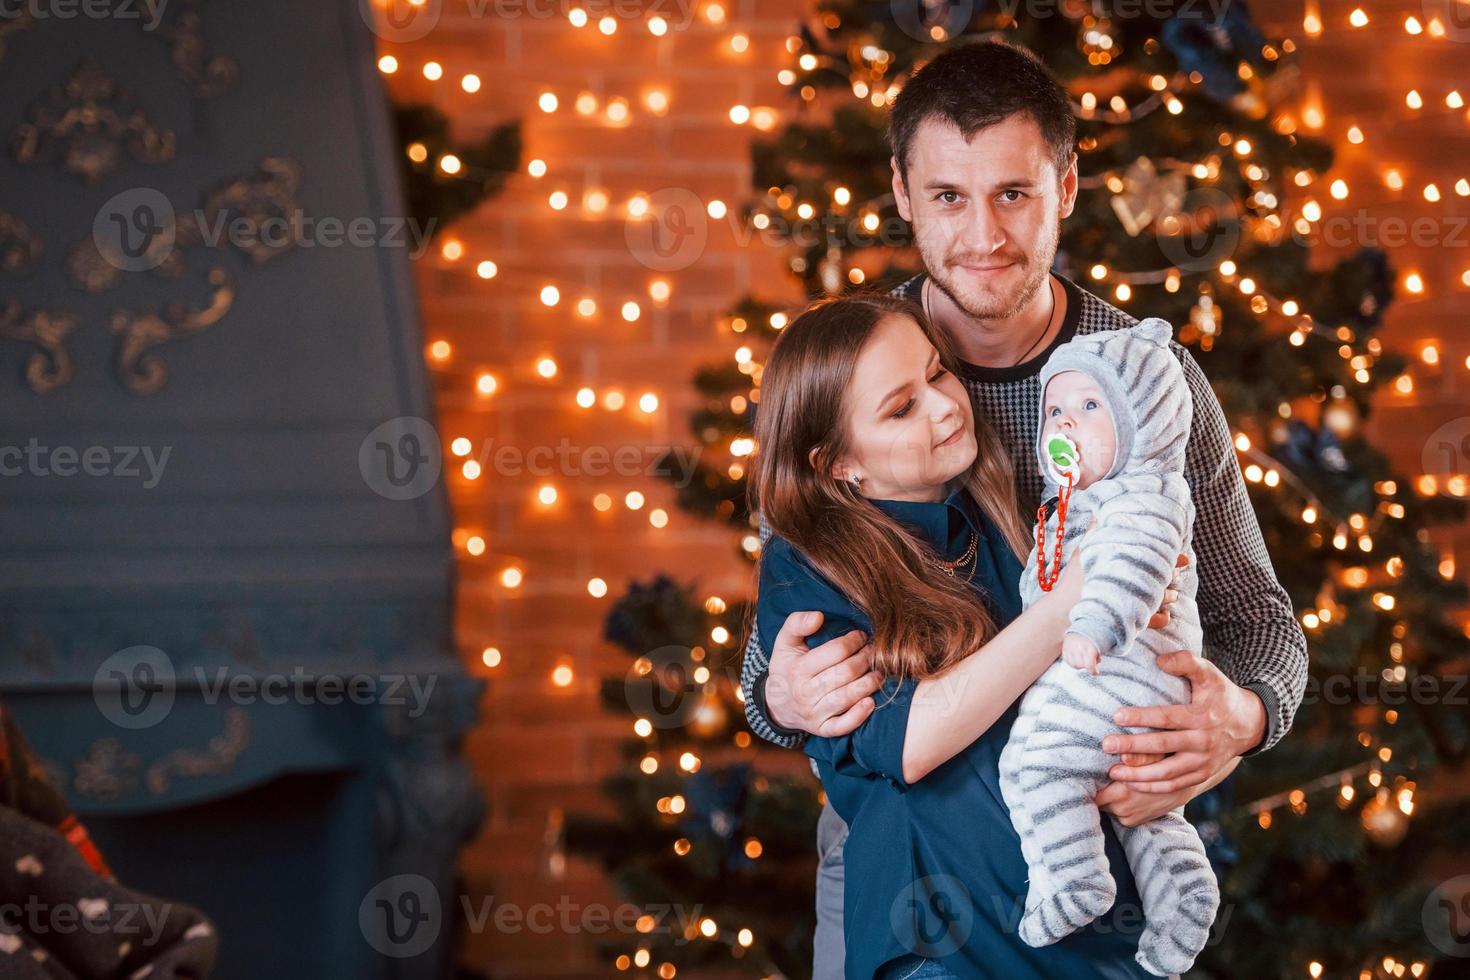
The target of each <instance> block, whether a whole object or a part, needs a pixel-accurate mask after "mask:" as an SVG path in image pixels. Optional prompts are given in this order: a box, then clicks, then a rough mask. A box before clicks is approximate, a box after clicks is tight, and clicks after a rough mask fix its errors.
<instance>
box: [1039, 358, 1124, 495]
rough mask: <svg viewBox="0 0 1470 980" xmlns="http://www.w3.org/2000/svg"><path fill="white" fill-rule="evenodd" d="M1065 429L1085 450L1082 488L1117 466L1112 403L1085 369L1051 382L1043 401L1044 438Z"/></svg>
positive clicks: (1060, 375)
mask: <svg viewBox="0 0 1470 980" xmlns="http://www.w3.org/2000/svg"><path fill="white" fill-rule="evenodd" d="M1059 432H1060V433H1063V434H1064V435H1066V436H1067V437H1069V438H1070V439H1071V440H1072V441H1073V442H1075V443H1076V444H1077V448H1078V449H1079V450H1080V451H1081V454H1082V460H1081V463H1082V476H1081V479H1080V480H1079V481H1078V482H1077V487H1078V489H1081V488H1082V487H1086V486H1090V485H1091V484H1093V483H1096V482H1097V481H1098V480H1101V479H1102V478H1103V477H1104V476H1106V475H1107V472H1108V470H1110V469H1112V467H1113V453H1114V452H1115V451H1116V450H1117V437H1116V434H1115V433H1114V431H1113V412H1112V406H1110V405H1109V404H1108V403H1107V400H1106V399H1105V398H1103V393H1102V391H1101V390H1099V388H1098V387H1097V385H1096V384H1095V383H1094V382H1093V380H1092V379H1091V378H1089V377H1088V376H1087V375H1085V374H1083V373H1082V372H1081V371H1063V372H1061V373H1060V374H1057V375H1056V376H1054V377H1053V378H1052V379H1051V381H1050V382H1048V383H1047V386H1046V392H1045V395H1044V400H1043V403H1042V426H1041V439H1042V442H1043V443H1045V441H1046V439H1047V437H1049V436H1052V435H1055V434H1057V433H1059Z"/></svg>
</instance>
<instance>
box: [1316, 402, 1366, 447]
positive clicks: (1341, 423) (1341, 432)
mask: <svg viewBox="0 0 1470 980" xmlns="http://www.w3.org/2000/svg"><path fill="white" fill-rule="evenodd" d="M1359 418H1360V416H1359V414H1358V403H1357V402H1355V401H1353V400H1352V399H1351V398H1334V399H1332V400H1331V401H1330V402H1328V403H1327V404H1326V406H1324V407H1323V409H1322V427H1323V428H1325V429H1327V430H1328V431H1329V432H1331V433H1332V434H1333V435H1335V436H1337V437H1338V438H1339V439H1346V438H1349V437H1351V436H1354V435H1357V432H1358V421H1359Z"/></svg>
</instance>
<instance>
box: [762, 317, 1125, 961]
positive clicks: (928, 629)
mask: <svg viewBox="0 0 1470 980" xmlns="http://www.w3.org/2000/svg"><path fill="white" fill-rule="evenodd" d="M956 364H957V361H956V358H955V356H954V355H953V353H952V352H951V351H950V349H949V347H948V345H947V343H946V341H945V338H944V337H943V336H942V335H941V334H940V333H939V332H937V331H936V330H934V329H933V328H932V327H931V326H930V325H929V324H928V323H927V322H926V320H925V318H924V316H923V314H922V313H921V312H920V311H919V310H918V309H917V308H915V307H913V306H910V305H909V304H907V303H904V302H903V301H900V300H897V299H893V298H891V297H887V296H881V295H865V296H859V297H853V298H848V299H841V300H832V301H826V302H823V303H820V304H818V305H816V306H814V307H812V308H811V309H809V310H808V311H807V312H805V313H803V314H802V315H801V316H800V317H798V318H797V319H796V320H795V321H794V322H793V323H792V324H791V325H790V326H788V327H787V328H786V330H785V331H784V332H783V335H782V337H781V338H780V340H779V341H778V342H777V344H776V345H775V348H774V349H773V350H772V352H771V356H770V359H769V361H768V362H767V364H766V366H765V369H764V373H763V375H762V382H761V391H760V408H759V411H758V413H757V420H756V441H757V444H758V446H759V454H758V456H757V458H756V463H755V470H754V473H753V477H752V482H751V493H752V498H753V499H752V503H753V505H754V506H755V507H756V508H757V509H758V510H759V511H760V513H761V514H762V515H763V516H764V517H765V519H766V520H767V521H768V522H769V524H770V526H771V529H772V532H773V535H772V537H771V540H770V542H769V543H768V544H767V546H766V548H765V550H764V552H763V554H762V556H761V565H760V592H759V596H760V598H759V601H758V605H757V609H756V617H757V623H758V625H759V629H760V635H761V637H762V639H763V640H764V641H765V642H766V643H767V644H769V643H770V642H771V640H770V638H772V637H775V636H776V635H777V634H778V633H779V631H780V628H781V625H782V623H783V622H784V621H785V619H786V617H787V615H788V614H790V613H792V612H795V611H799V610H817V611H819V612H820V613H821V615H822V617H823V620H822V624H821V628H820V629H819V630H818V631H817V632H815V633H813V634H812V635H811V636H810V637H808V641H807V642H808V643H809V644H810V645H812V646H815V645H817V644H820V643H822V642H824V641H826V640H828V639H831V638H832V637H835V636H839V635H841V634H843V633H846V632H848V631H851V630H861V631H863V632H864V633H866V634H867V635H868V636H869V637H870V638H871V645H872V647H873V648H874V650H875V651H876V653H875V657H874V661H875V662H874V668H875V669H876V670H877V671H878V672H880V673H881V674H882V675H883V676H884V678H885V681H884V683H883V686H882V688H881V689H880V691H879V693H878V694H877V695H876V700H877V704H878V708H877V709H876V710H875V711H874V712H873V713H872V715H871V716H870V717H869V718H868V720H867V721H865V722H864V723H863V725H862V726H860V727H859V728H858V729H857V730H856V731H854V732H853V733H852V734H850V735H846V736H841V737H835V738H822V737H816V736H813V737H810V738H808V739H807V742H806V751H807V754H808V755H810V756H811V757H812V758H813V759H815V760H816V762H817V768H818V771H819V772H820V774H821V778H822V785H823V788H824V790H825V791H826V793H827V796H828V798H829V799H830V800H831V802H832V805H833V807H834V808H835V809H836V810H837V812H838V813H839V814H840V815H841V816H842V817H843V819H845V820H846V821H847V822H848V824H849V825H850V831H849V836H848V839H847V843H846V846H845V858H846V862H847V880H848V882H849V886H848V888H847V889H846V895H845V910H844V911H845V934H846V935H845V939H846V945H847V959H846V964H847V966H846V970H847V976H848V977H849V978H858V977H862V978H867V977H878V978H881V980H897V978H906V977H912V978H914V980H919V978H926V977H992V976H1003V977H1007V978H1010V977H1017V978H1020V977H1057V976H1075V977H1105V978H1122V977H1139V978H1142V977H1147V976H1149V974H1147V973H1146V972H1145V971H1143V969H1142V967H1140V966H1139V965H1138V963H1137V962H1135V960H1134V953H1135V951H1136V950H1137V944H1138V931H1139V927H1140V925H1141V922H1140V920H1141V915H1140V913H1139V911H1138V910H1139V909H1140V900H1139V896H1138V892H1137V888H1136V885H1135V883H1134V880H1133V877H1132V875H1131V874H1130V872H1129V869H1128V865H1127V862H1126V860H1125V859H1124V856H1123V852H1122V848H1121V847H1120V846H1119V844H1118V841H1117V839H1116V837H1115V836H1114V835H1113V833H1112V829H1111V827H1110V826H1108V822H1104V829H1105V834H1106V841H1105V847H1106V851H1107V855H1108V859H1109V864H1110V866H1111V869H1112V873H1113V876H1114V878H1115V880H1116V881H1117V883H1118V896H1117V901H1116V903H1115V905H1114V907H1113V910H1112V911H1111V912H1110V913H1108V914H1107V915H1104V916H1102V917H1100V918H1099V919H1097V920H1096V921H1094V923H1093V924H1092V925H1091V926H1089V927H1087V928H1085V929H1082V930H1079V931H1078V932H1076V933H1073V934H1072V935H1070V936H1068V937H1067V938H1065V939H1063V940H1062V941H1060V942H1058V943H1056V944H1054V945H1052V946H1047V947H1043V948H1040V949H1033V948H1031V947H1029V946H1027V945H1026V944H1025V943H1023V942H1021V940H1020V938H1019V937H1018V936H1017V935H1016V932H1015V930H1016V925H1017V922H1018V921H1019V919H1020V917H1021V913H1022V912H1023V911H1024V909H1023V907H1022V905H1023V902H1024V899H1025V895H1026V891H1027V883H1026V863H1025V860H1024V859H1023V858H1022V855H1021V843H1020V838H1019V837H1017V836H1016V833H1015V830H1014V829H1013V827H1012V824H1011V820H1010V817H1009V814H1008V811H1007V810H1006V807H1005V804H1004V802H1003V800H1002V797H1001V792H1000V786H999V782H998V768H997V763H998V759H999V755H1000V751H1001V749H1002V748H1003V747H1004V745H1005V743H1006V738H1007V735H1008V733H1009V731H1010V726H1011V723H1012V722H1013V721H1014V720H1015V716H1016V708H1017V701H1018V699H1019V698H1020V696H1021V694H1022V693H1023V692H1024V691H1025V690H1026V688H1027V687H1029V686H1030V684H1031V683H1032V682H1033V681H1034V680H1035V679H1036V678H1037V677H1038V676H1040V674H1041V673H1042V672H1043V671H1044V670H1045V669H1046V668H1047V667H1048V666H1049V665H1050V664H1051V663H1052V662H1053V661H1054V660H1056V658H1057V656H1058V654H1059V652H1060V649H1061V637H1062V634H1063V632H1064V631H1065V629H1066V624H1067V615H1068V612H1069V610H1070V608H1071V606H1072V605H1073V604H1074V603H1075V602H1076V601H1077V598H1078V596H1079V595H1080V592H1081V584H1082V582H1081V577H1080V574H1081V573H1080V571H1079V572H1074V571H1073V570H1071V569H1070V568H1069V569H1068V571H1066V572H1064V573H1063V575H1062V577H1061V579H1060V580H1059V582H1058V584H1057V585H1056V587H1055V588H1054V589H1053V590H1052V592H1051V593H1050V594H1049V595H1048V596H1047V597H1046V598H1044V599H1042V600H1041V601H1040V602H1038V603H1037V604H1036V605H1034V606H1033V607H1032V608H1031V609H1029V610H1027V611H1026V612H1025V613H1024V614H1022V613H1021V601H1020V595H1019V580H1020V575H1021V570H1022V559H1023V556H1024V554H1025V553H1026V551H1027V549H1028V543H1027V535H1028V531H1027V528H1026V526H1025V525H1024V524H1023V523H1022V521H1021V518H1020V516H1019V514H1018V513H1017V512H1016V508H1015V502H1014V500H1015V491H1014V486H1013V483H1012V476H1011V472H1010V467H1009V465H1008V463H1007V461H1006V456H1005V453H1004V452H1003V451H1002V449H1001V447H1000V444H999V442H998V441H997V439H996V437H995V435H994V434H993V433H992V432H991V430H990V429H989V427H988V426H987V425H986V424H985V422H984V420H983V419H976V418H974V415H973V409H972V407H971V403H970V400H969V397H968V395H967V394H966V391H965V388H964V385H963V383H962V382H961V381H960V379H959V378H958V377H957V376H956V374H955V368H956Z"/></svg>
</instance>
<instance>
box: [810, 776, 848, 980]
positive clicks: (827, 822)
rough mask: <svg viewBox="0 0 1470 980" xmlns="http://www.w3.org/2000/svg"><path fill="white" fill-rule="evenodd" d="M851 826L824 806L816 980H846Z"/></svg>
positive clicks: (819, 850) (819, 856) (815, 942)
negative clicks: (846, 858) (846, 860)
mask: <svg viewBox="0 0 1470 980" xmlns="http://www.w3.org/2000/svg"><path fill="white" fill-rule="evenodd" d="M846 843H847V824H846V823H845V822H844V821H843V819H842V818H841V817H839V816H838V815H837V811H836V810H834V809H832V804H830V803H825V804H823V805H822V815H821V816H820V817H818V818H817V931H816V935H814V936H813V937H812V980H843V967H844V966H845V965H846V963H847V949H846V946H845V945H844V943H843V939H842V891H843V881H844V869H843V864H842V846H843V845H844V844H846Z"/></svg>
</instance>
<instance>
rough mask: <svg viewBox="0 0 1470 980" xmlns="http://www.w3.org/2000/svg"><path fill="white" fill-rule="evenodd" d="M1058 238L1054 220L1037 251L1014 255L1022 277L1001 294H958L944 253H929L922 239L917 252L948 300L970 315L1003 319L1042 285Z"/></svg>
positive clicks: (981, 318) (1011, 315)
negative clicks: (1047, 237)
mask: <svg viewBox="0 0 1470 980" xmlns="http://www.w3.org/2000/svg"><path fill="white" fill-rule="evenodd" d="M1060 241H1061V225H1060V223H1058V225H1057V226H1056V227H1055V228H1054V229H1053V231H1052V234H1051V239H1050V241H1047V242H1043V243H1042V246H1041V248H1040V249H1039V250H1038V252H1037V254H1035V255H1024V254H1018V255H1016V256H1015V257H1014V258H1015V261H1017V262H1018V263H1020V265H1021V267H1022V269H1023V270H1024V271H1025V277H1024V278H1023V279H1022V280H1021V285H1020V287H1019V288H1017V289H1016V290H1014V291H1013V292H1012V293H1010V294H1002V295H981V296H975V297H966V296H962V295H960V293H959V291H958V290H957V289H956V288H955V286H954V281H955V277H954V276H953V275H951V273H950V267H949V264H947V261H946V260H945V257H944V256H931V255H930V254H929V250H928V249H927V248H926V247H925V246H924V244H923V242H922V241H921V242H920V243H919V255H920V257H921V258H922V259H923V260H924V267H925V269H927V270H928V272H929V278H930V279H932V280H933V281H934V285H936V286H938V287H939V289H940V291H941V292H943V293H944V295H946V296H948V297H949V301H950V302H951V303H953V304H954V305H955V306H956V307H958V308H959V309H960V310H961V312H963V313H964V314H965V315H966V316H968V317H969V318H970V319H972V320H1006V319H1009V318H1011V317H1013V316H1015V315H1016V314H1017V313H1019V312H1021V310H1023V309H1025V307H1026V304H1027V303H1029V302H1031V300H1032V299H1034V298H1035V296H1036V294H1037V292H1039V291H1040V289H1041V287H1042V286H1043V285H1045V283H1046V280H1047V276H1048V275H1049V274H1050V273H1051V265H1052V260H1053V259H1055V258H1056V254H1057V246H1058V245H1059V244H1060ZM960 257H962V258H963V257H964V256H963V255H961V256H960Z"/></svg>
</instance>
